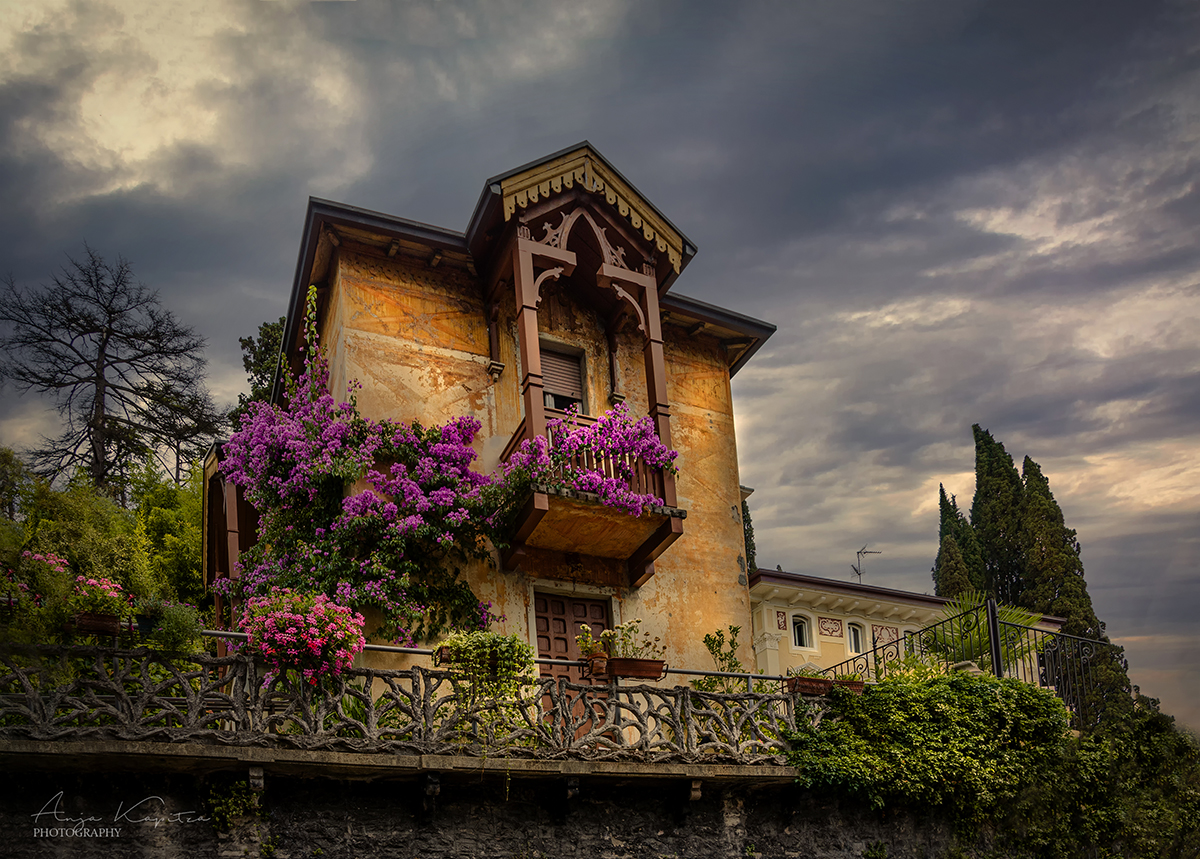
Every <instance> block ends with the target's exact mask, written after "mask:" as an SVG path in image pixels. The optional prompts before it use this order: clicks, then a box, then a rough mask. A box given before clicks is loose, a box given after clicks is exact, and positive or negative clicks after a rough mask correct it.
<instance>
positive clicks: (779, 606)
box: [750, 569, 1064, 674]
mask: <svg viewBox="0 0 1200 859" xmlns="http://www.w3.org/2000/svg"><path fill="white" fill-rule="evenodd" d="M750 601H751V606H752V626H751V628H752V630H753V643H754V659H755V661H754V664H755V666H756V669H757V670H759V671H762V672H763V673H766V674H785V673H787V672H788V670H789V669H798V668H801V667H802V666H806V665H807V666H810V667H811V666H816V667H818V668H822V669H825V668H833V667H835V666H838V665H839V664H841V663H844V662H846V661H847V660H852V659H854V657H855V656H858V655H860V654H864V653H868V652H869V651H871V650H872V649H874V648H876V647H880V646H883V645H888V644H891V643H892V642H901V643H902V642H903V641H904V638H905V636H906V635H911V634H913V633H916V632H919V631H920V630H921V629H923V628H925V627H928V626H929V625H930V624H933V623H937V622H938V621H939V620H940V619H942V618H943V617H944V616H945V613H946V606H947V605H948V604H949V602H950V600H948V599H944V598H942V597H936V596H929V595H928V594H918V593H913V592H911V591H900V590H894V589H892V588H881V587H878V586H875V585H864V584H862V583H860V582H852V581H837V580H835V579H827V578H821V577H818V576H806V575H800V574H798V573H788V572H784V571H782V570H762V569H759V570H756V571H755V572H754V573H753V574H752V575H751V576H750ZM1063 622H1064V621H1063V619H1062V618H1055V617H1043V618H1042V619H1041V620H1040V621H1039V622H1038V623H1037V625H1036V626H1037V628H1038V629H1041V630H1045V631H1046V632H1058V631H1059V629H1060V628H1061V627H1062V624H1063ZM901 647H902V644H901ZM900 652H901V651H900V650H899V649H896V650H893V651H889V652H887V653H885V654H882V655H881V658H891V657H893V656H895V655H898V654H899V653H900ZM863 668H864V666H853V665H852V666H847V668H846V670H845V673H852V672H855V671H857V672H859V673H861V672H862V671H863Z"/></svg>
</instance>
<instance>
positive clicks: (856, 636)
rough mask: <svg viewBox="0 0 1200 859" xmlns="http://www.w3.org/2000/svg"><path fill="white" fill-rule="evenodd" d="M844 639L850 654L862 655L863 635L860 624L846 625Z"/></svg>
mask: <svg viewBox="0 0 1200 859" xmlns="http://www.w3.org/2000/svg"><path fill="white" fill-rule="evenodd" d="M846 638H847V641H848V643H849V645H850V652H851V653H862V652H863V641H864V640H865V635H864V633H863V628H862V624H860V623H850V624H847V625H846Z"/></svg>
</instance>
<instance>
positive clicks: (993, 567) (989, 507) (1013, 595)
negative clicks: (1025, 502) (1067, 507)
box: [971, 424, 1022, 605]
mask: <svg viewBox="0 0 1200 859" xmlns="http://www.w3.org/2000/svg"><path fill="white" fill-rule="evenodd" d="M971 430H972V431H973V432H974V433H975V498H974V500H973V501H972V502H971V527H972V528H974V530H975V536H976V538H977V539H978V541H979V548H980V552H981V554H982V556H983V565H984V571H985V576H986V581H985V582H984V585H985V589H986V590H987V591H988V592H989V593H991V594H992V595H993V596H995V598H996V599H997V600H999V601H1000V602H1003V603H1008V604H1009V605H1015V604H1016V603H1017V600H1018V599H1019V597H1020V595H1021V567H1022V557H1021V541H1020V508H1021V493H1022V485H1021V476H1020V475H1019V474H1018V473H1017V469H1016V466H1014V465H1013V461H1012V457H1011V456H1009V455H1008V452H1007V451H1005V449H1004V445H1002V444H1000V443H999V442H998V441H996V440H995V439H994V438H992V434H991V433H990V432H988V431H987V430H985V429H981V428H980V426H979V424H975V425H974V426H972V427H971Z"/></svg>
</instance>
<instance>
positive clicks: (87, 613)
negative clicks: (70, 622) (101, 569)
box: [68, 576, 129, 635]
mask: <svg viewBox="0 0 1200 859" xmlns="http://www.w3.org/2000/svg"><path fill="white" fill-rule="evenodd" d="M128 604H129V602H128V597H127V595H126V593H125V590H124V589H123V588H122V587H121V586H120V585H119V584H117V583H116V582H114V581H113V580H112V579H107V578H105V577H104V576H77V577H76V578H75V588H74V592H73V593H72V594H71V596H70V598H69V600H68V606H69V608H70V610H71V612H72V613H73V614H74V616H75V621H74V627H75V631H76V632H85V633H91V634H93V635H117V634H119V633H120V631H121V615H122V613H123V612H124V611H125V609H126V607H127V606H128Z"/></svg>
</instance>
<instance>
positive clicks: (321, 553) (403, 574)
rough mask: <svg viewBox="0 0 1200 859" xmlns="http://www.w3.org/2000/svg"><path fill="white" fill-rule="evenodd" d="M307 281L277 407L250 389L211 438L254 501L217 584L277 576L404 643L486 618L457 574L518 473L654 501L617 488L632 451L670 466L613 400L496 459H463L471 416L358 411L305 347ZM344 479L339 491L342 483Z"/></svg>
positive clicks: (517, 497)
mask: <svg viewBox="0 0 1200 859" xmlns="http://www.w3.org/2000/svg"><path fill="white" fill-rule="evenodd" d="M315 307H316V303H315V290H313V289H311V288H310V290H309V297H308V303H307V308H306V314H305V336H306V341H307V344H308V348H307V350H306V355H305V361H304V369H303V372H302V373H301V374H300V376H299V377H298V378H297V379H294V380H293V379H291V378H290V377H289V378H288V391H287V402H286V405H285V406H284V407H279V406H275V405H273V404H269V403H263V402H256V403H251V404H250V407H249V409H248V410H247V412H246V413H245V414H244V415H243V417H242V419H241V426H240V429H239V430H238V431H237V432H236V433H234V435H233V437H232V438H231V439H230V441H229V442H228V443H227V444H226V445H225V458H224V462H223V464H222V469H223V470H224V471H225V473H226V474H227V475H228V476H229V479H230V480H231V481H232V482H233V483H235V484H237V485H239V486H241V487H242V488H243V491H244V493H245V497H246V499H247V500H248V501H249V502H250V503H251V504H253V505H254V507H255V508H256V509H257V510H258V513H259V529H258V530H259V538H258V542H257V543H256V544H255V545H254V546H253V547H252V548H251V549H249V550H247V551H246V552H243V553H242V555H241V558H240V559H239V561H238V565H239V572H240V579H238V580H237V581H229V580H225V581H223V582H221V583H219V585H218V589H219V590H223V591H224V592H225V593H226V594H227V595H233V594H234V592H235V591H236V592H237V593H238V595H241V596H244V597H255V596H260V597H261V596H266V595H268V594H270V593H271V592H272V591H274V590H277V589H280V588H284V589H288V590H290V591H294V592H297V593H306V594H323V595H325V597H326V598H328V599H330V600H335V601H336V603H337V604H339V605H342V606H350V605H353V606H357V607H374V608H376V609H378V610H379V612H380V614H381V616H382V618H383V621H382V624H381V626H380V628H379V629H377V630H375V631H374V632H375V633H376V634H382V635H384V636H386V637H388V638H390V639H391V640H393V641H397V642H399V643H402V644H413V643H415V641H417V640H419V639H427V638H430V637H432V636H434V635H436V634H437V633H439V632H440V631H442V630H444V629H447V628H450V627H454V628H458V629H486V628H487V626H488V625H489V623H490V622H491V619H492V615H491V613H490V610H489V607H487V606H485V605H484V604H483V603H481V602H480V601H479V600H478V598H477V597H476V596H475V595H474V594H473V593H472V591H471V589H470V588H469V587H468V586H467V584H466V583H465V582H464V581H462V580H461V578H460V577H459V573H460V570H461V568H462V566H463V565H464V564H465V563H467V562H469V561H471V560H476V559H483V560H490V559H491V557H492V555H491V548H492V547H502V546H503V544H504V540H505V538H506V536H507V529H508V526H509V525H510V523H511V519H512V517H513V516H514V515H515V512H516V510H517V509H518V507H519V505H520V504H521V503H523V502H524V500H525V497H526V496H527V495H528V492H529V489H530V488H531V485H533V484H536V483H558V484H560V485H566V486H570V487H571V488H573V489H577V490H582V491H586V492H594V493H596V494H597V495H598V496H599V497H600V500H601V502H602V503H604V504H608V505H611V506H614V507H618V508H620V509H624V510H626V511H628V512H629V513H630V514H631V515H638V514H640V513H641V512H642V511H643V509H644V508H645V507H646V506H647V505H653V504H661V503H662V501H661V499H658V498H656V497H655V496H653V495H650V494H644V493H643V494H638V493H635V492H633V491H632V490H631V489H630V488H629V484H630V479H631V478H632V477H633V465H632V463H633V462H635V461H637V460H641V461H644V462H646V463H649V464H650V465H651V466H654V467H658V468H663V469H665V470H667V471H670V472H671V473H674V471H675V468H674V464H673V463H674V459H675V456H676V454H675V452H674V451H671V450H668V449H667V448H666V447H665V446H664V445H663V444H662V442H661V441H659V439H658V436H657V435H656V433H655V431H654V425H653V422H652V421H651V420H650V419H649V418H641V419H640V420H636V421H635V420H634V419H633V418H632V417H631V416H630V415H629V413H628V411H627V410H626V409H625V407H624V405H620V406H618V407H616V408H614V409H613V410H612V411H611V412H609V413H608V414H606V415H604V416H602V417H600V418H599V419H598V420H597V421H596V422H595V423H594V424H591V425H588V426H579V425H578V418H577V416H576V415H575V414H574V413H571V414H570V415H568V417H567V419H566V420H552V421H550V422H549V423H548V426H549V428H550V440H549V441H547V439H545V438H538V439H533V440H530V441H525V442H523V443H522V445H521V446H520V449H519V450H518V451H517V452H516V454H515V455H514V456H513V457H512V458H511V460H510V462H509V463H508V464H507V465H506V466H505V468H504V469H503V470H502V472H501V473H498V474H490V475H488V474H481V473H479V472H477V471H474V470H473V469H472V465H473V463H474V462H475V459H476V453H475V450H474V447H473V444H474V442H475V438H476V435H477V434H478V432H479V430H480V426H481V425H480V423H479V421H478V420H476V419H475V418H473V417H460V418H457V419H456V420H453V421H450V422H449V423H447V424H445V425H443V426H440V427H425V426H423V425H421V424H420V423H418V422H413V423H411V424H403V423H399V422H395V421H388V420H383V421H372V420H368V419H366V418H364V417H362V416H361V415H360V414H359V413H358V409H357V407H356V404H355V401H354V396H353V393H354V390H355V389H356V387H357V386H356V385H354V384H352V385H351V390H350V396H349V399H348V401H347V402H340V403H339V402H336V401H335V399H334V397H333V395H332V394H331V393H330V391H329V368H328V365H327V363H326V361H325V358H324V356H323V355H322V354H321V351H320V349H319V348H318V340H317V332H316V311H315ZM589 451H590V452H591V454H592V455H593V457H597V456H598V457H601V458H606V459H607V460H608V461H610V462H611V466H610V470H611V473H610V474H605V473H604V472H602V471H597V470H594V469H592V470H589V469H587V468H582V467H580V466H579V461H580V456H581V454H583V453H584V452H589ZM355 484H356V487H355V488H356V489H358V490H360V491H357V492H355V493H353V494H350V493H348V492H347V489H348V487H350V486H351V485H355Z"/></svg>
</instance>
